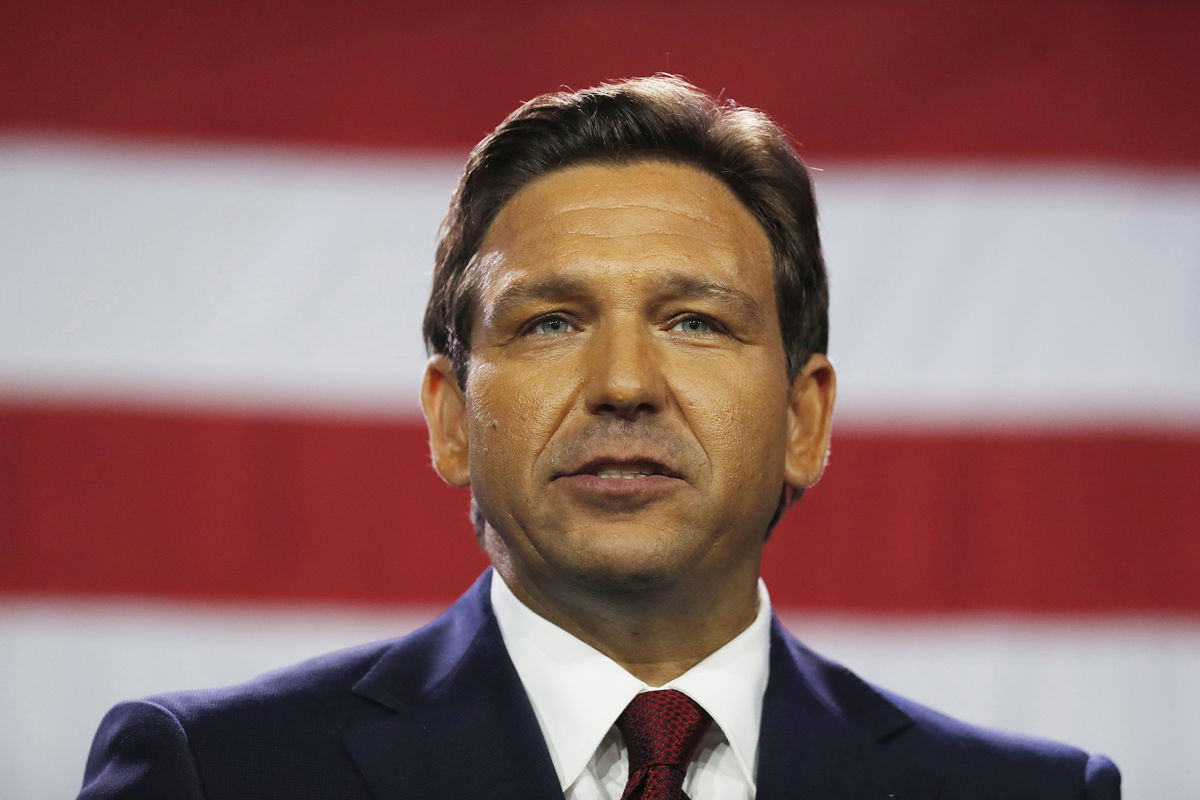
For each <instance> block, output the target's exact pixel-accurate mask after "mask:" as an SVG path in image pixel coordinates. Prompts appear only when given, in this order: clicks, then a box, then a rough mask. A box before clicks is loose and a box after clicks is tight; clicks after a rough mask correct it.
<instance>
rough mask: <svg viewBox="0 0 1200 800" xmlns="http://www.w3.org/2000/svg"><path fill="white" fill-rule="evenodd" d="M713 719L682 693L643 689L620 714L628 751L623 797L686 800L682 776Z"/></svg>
mask: <svg viewBox="0 0 1200 800" xmlns="http://www.w3.org/2000/svg"><path fill="white" fill-rule="evenodd" d="M711 723H712V717H710V716H709V715H708V713H707V712H706V711H705V710H704V709H703V708H701V707H700V705H699V704H698V703H697V702H696V701H695V700H693V699H692V698H690V697H688V696H687V695H686V694H684V693H683V692H677V691H675V690H674V689H666V690H661V691H656V692H642V693H641V694H639V695H638V696H637V697H635V698H633V700H632V702H630V703H629V705H628V706H626V707H625V710H624V711H622V712H621V716H619V717H617V728H619V729H620V731H621V735H622V736H624V737H625V747H626V749H627V750H628V751H629V782H628V783H626V784H625V792H624V794H622V795H621V800H687V795H685V794H684V793H683V778H684V775H686V774H687V768H688V763H689V762H691V760H692V756H693V755H695V754H696V747H697V746H698V745H699V744H700V739H702V738H703V737H704V732H705V731H707V730H708V726H709V724H711Z"/></svg>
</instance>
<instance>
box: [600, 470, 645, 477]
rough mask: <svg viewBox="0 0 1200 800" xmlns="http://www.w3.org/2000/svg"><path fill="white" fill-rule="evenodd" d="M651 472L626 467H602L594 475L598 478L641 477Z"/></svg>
mask: <svg viewBox="0 0 1200 800" xmlns="http://www.w3.org/2000/svg"><path fill="white" fill-rule="evenodd" d="M653 474H654V473H652V472H639V471H637V470H628V469H602V470H600V471H599V472H597V473H596V476H597V477H599V478H641V477H642V476H644V475H653Z"/></svg>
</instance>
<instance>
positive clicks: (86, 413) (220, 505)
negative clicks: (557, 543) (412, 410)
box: [0, 405, 1200, 612]
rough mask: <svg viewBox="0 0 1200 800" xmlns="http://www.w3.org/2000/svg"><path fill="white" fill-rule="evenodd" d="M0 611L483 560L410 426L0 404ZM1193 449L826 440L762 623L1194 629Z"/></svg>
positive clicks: (331, 580)
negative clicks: (1020, 618) (830, 449)
mask: <svg viewBox="0 0 1200 800" xmlns="http://www.w3.org/2000/svg"><path fill="white" fill-rule="evenodd" d="M0 412H2V415H0V476H2V479H0V532H2V535H0V592H7V593H18V594H21V593H40V592H61V593H73V594H75V593H83V594H104V595H111V594H133V595H157V596H161V597H179V598H221V599H271V600H289V599H301V598H303V599H321V600H338V601H350V602H383V603H396V602H444V601H447V600H449V599H451V598H452V597H453V596H454V595H455V594H456V593H457V592H458V591H459V590H460V589H461V588H462V587H463V586H465V585H466V584H467V582H468V581H469V580H470V579H471V578H472V577H474V575H475V574H476V573H477V572H478V571H479V570H480V569H481V568H482V567H483V566H484V565H485V560H484V558H483V557H482V555H481V554H480V553H479V552H478V550H477V549H476V547H475V544H474V540H473V537H472V533H471V530H470V526H469V524H468V522H467V518H466V515H467V496H466V494H465V492H461V491H456V490H451V489H449V488H446V487H444V486H443V485H442V484H441V483H440V482H439V481H438V479H437V478H436V477H435V476H434V474H433V472H432V471H431V470H430V468H429V467H428V463H427V457H426V455H425V452H426V450H425V434H424V430H423V428H422V426H421V425H420V424H418V423H416V422H412V421H402V420H359V421H353V420H335V419H300V418H284V417H265V416H253V415H232V414H230V415H222V414H215V413H207V414H199V413H194V414H193V413H168V412H162V411H159V412H137V411H130V410H125V411H122V410H117V409H114V408H104V407H96V408H71V407H50V406H38V407H23V406H17V405H9V406H0ZM1198 479H1200V437H1197V436H1196V435H1195V434H1176V435H1169V436H1168V435H1161V436H1160V435H1156V434H1152V433H1144V432H1143V433H1133V432H1126V433H1122V432H1119V431H1108V432H1100V431H1098V432H1094V433H1092V434H1071V435H1063V436H1055V435H1048V434H1028V435H1016V434H1003V435H1001V434H982V433H956V434H948V433H939V434H890V435H889V434H879V433H853V432H849V431H844V430H841V431H839V432H838V434H837V437H836V444H835V451H834V458H833V462H832V465H831V467H830V470H829V473H828V475H827V477H826V479H825V480H824V481H823V482H822V483H821V485H820V486H818V487H817V488H815V489H814V490H812V492H810V494H809V496H808V497H806V498H805V499H804V500H803V502H802V503H801V504H800V506H799V507H797V508H796V509H793V510H792V512H791V513H790V514H789V515H788V517H787V518H786V519H785V520H784V522H783V524H782V525H781V526H780V528H779V529H778V530H776V532H775V533H774V535H773V538H772V542H771V544H770V545H769V546H768V552H767V566H766V575H767V579H768V581H769V583H770V585H771V587H772V592H773V594H774V596H775V599H776V602H777V603H778V604H780V605H781V606H793V607H795V606H807V607H814V608H825V609H847V610H870V611H911V610H915V611H953V610H981V609H1016V610H1028V611H1035V612H1075V611H1086V612H1111V611H1156V612H1161V611H1167V612H1197V611H1200V535H1197V534H1198V533H1200V528H1198V523H1197V520H1200V493H1197V492H1196V491H1195V486H1196V485H1197V482H1198Z"/></svg>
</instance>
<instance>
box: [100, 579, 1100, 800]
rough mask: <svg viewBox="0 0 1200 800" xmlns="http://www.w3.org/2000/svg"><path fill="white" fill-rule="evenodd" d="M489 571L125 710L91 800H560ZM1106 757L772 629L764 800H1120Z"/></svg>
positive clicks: (110, 728) (762, 761)
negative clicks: (350, 639) (866, 670)
mask: <svg viewBox="0 0 1200 800" xmlns="http://www.w3.org/2000/svg"><path fill="white" fill-rule="evenodd" d="M490 581H491V571H490V570H489V571H488V572H486V573H485V574H484V575H483V577H481V578H480V579H479V580H478V581H477V582H476V583H475V585H474V586H473V587H472V588H471V589H470V590H469V591H468V592H467V593H466V594H465V595H463V597H462V598H460V599H459V600H458V602H457V603H455V604H454V605H453V606H452V607H451V608H450V609H449V610H448V611H447V612H446V613H445V614H443V615H442V616H441V617H439V618H438V619H437V620H435V621H434V622H433V623H431V624H430V625H429V626H427V627H425V628H423V629H421V630H420V631H417V632H416V633H414V634H412V635H410V636H406V637H404V638H401V639H397V640H394V641H390V642H382V643H377V644H371V645H366V646H362V647H358V648H355V649H352V650H346V651H343V652H339V653H334V654H331V655H327V656H323V657H320V658H317V659H314V660H311V661H307V662H305V663H303V664H300V665H297V666H294V667H290V668H287V669H283V670H279V671H277V672H272V673H269V674H267V675H264V676H261V677H259V678H257V679H255V680H253V681H250V682H249V683H246V684H242V685H240V686H234V687H229V688H223V689H209V690H203V691H193V692H183V693H177V694H169V695H162V696H158V697H151V698H148V699H145V700H138V701H133V702H128V703H123V704H121V705H119V706H117V707H116V708H114V709H113V710H112V711H111V712H109V714H108V715H107V716H106V717H105V718H104V720H103V722H101V724H100V729H99V731H98V732H97V734H96V738H95V741H94V743H93V745H92V752H91V754H90V756H89V758H88V762H87V769H86V775H85V778H84V787H83V791H82V793H81V794H80V798H81V799H82V800H100V799H101V798H106V799H107V798H121V800H135V798H136V799H137V800H149V798H154V800H199V798H205V799H206V800H233V799H234V798H237V800H252V799H258V798H264V799H265V798H285V799H286V800H305V799H308V798H310V799H311V800H401V798H403V799H404V800H411V799H413V798H453V799H457V798H476V797H487V798H496V799H497V800H499V799H500V798H512V799H513V800H517V799H518V798H520V800H537V799H538V798H560V799H561V798H562V793H561V791H560V790H559V787H558V780H557V778H556V776H555V773H554V768H553V765H552V764H551V762H550V756H549V753H548V752H547V750H546V746H545V743H544V741H543V740H542V735H541V731H540V729H539V728H538V724H537V720H536V719H535V717H534V714H533V709H532V707H531V706H530V704H529V700H528V698H527V697H526V695H525V691H524V689H523V687H522V686H521V682H520V679H519V678H518V677H517V673H516V670H515V669H514V668H513V665H512V662H511V661H510V660H509V658H508V653H507V651H506V650H505V647H504V643H503V640H502V639H501V637H500V630H499V628H498V627H497V625H496V619H495V617H494V616H493V614H492V610H491V604H490V603H489V601H488V587H489V585H490ZM1119 796H1120V775H1119V773H1118V772H1117V769H1116V767H1115V766H1113V764H1112V763H1111V762H1110V761H1108V760H1107V759H1106V758H1104V757H1103V756H1088V755H1087V754H1086V753H1083V752H1081V751H1079V750H1076V749H1074V748H1071V747H1067V746H1064V745H1059V744H1054V743H1051V742H1046V741H1041V740H1034V739H1028V738H1022V737H1017V736H1011V735H1008V734H1001V733H996V732H994V731H988V730H984V729H980V728H977V727H973V726H970V725H966V724H964V723H962V722H958V721H956V720H953V719H950V718H948V717H945V716H942V715H941V714H938V713H936V712H934V711H931V710H929V709H927V708H924V707H922V706H920V705H918V704H916V703H913V702H911V701H908V700H904V699H902V698H899V697H895V696H893V695H891V694H888V693H886V692H883V691H881V690H879V689H876V688H873V687H871V686H869V685H867V684H866V683H864V682H863V681H862V680H860V679H859V678H857V677H856V676H854V675H853V674H851V673H850V672H848V671H847V670H846V669H844V668H843V667H840V666H838V665H836V664H833V663H831V662H829V661H826V660H824V659H822V658H821V657H819V656H817V655H816V654H814V653H813V652H811V651H810V650H808V649H807V648H805V647H804V646H803V645H801V644H800V643H799V642H797V641H796V640H795V639H794V638H793V637H792V636H791V635H790V634H789V633H788V632H787V631H785V630H784V629H783V628H782V627H781V626H780V625H779V622H778V620H773V621H772V629H771V674H770V679H769V682H768V685H767V692H766V698H765V702H764V707H763V720H762V734H761V740H760V745H759V765H758V797H759V798H762V800H774V799H775V798H790V797H795V798H801V800H859V799H862V800H866V799H867V798H872V799H873V800H884V798H903V799H904V800H933V799H934V798H940V799H941V800H1014V799H1015V798H1030V799H1033V798H1038V799H1039V800H1041V799H1043V798H1044V800H1079V798H1088V799H1089V800H1110V798H1117V797H1119Z"/></svg>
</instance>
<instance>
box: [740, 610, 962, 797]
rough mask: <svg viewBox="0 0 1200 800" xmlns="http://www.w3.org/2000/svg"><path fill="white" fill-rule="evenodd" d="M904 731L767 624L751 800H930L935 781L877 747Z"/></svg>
mask: <svg viewBox="0 0 1200 800" xmlns="http://www.w3.org/2000/svg"><path fill="white" fill-rule="evenodd" d="M910 724H911V721H910V720H909V719H908V717H907V716H906V715H905V714H904V713H903V712H902V711H900V710H899V709H897V708H896V707H895V706H893V705H892V704H891V703H889V702H888V701H887V700H885V699H884V698H883V697H881V696H880V695H879V694H877V693H876V692H875V691H874V690H873V689H871V688H870V687H869V686H867V685H866V684H865V683H863V682H862V681H861V680H860V679H859V678H857V677H856V676H854V675H853V674H851V673H850V672H848V671H847V670H845V669H844V668H842V667H840V666H837V665H835V664H831V663H829V662H826V661H824V660H822V659H821V658H820V657H818V656H817V655H816V654H814V653H812V652H811V651H809V650H807V649H806V648H804V647H803V646H802V645H800V644H799V642H797V641H796V640H795V639H793V638H792V637H791V636H790V635H789V634H788V633H787V632H786V631H785V630H783V628H782V627H781V626H780V624H779V621H778V620H777V619H775V620H772V628H771V677H770V679H769V681H768V683H767V692H766V696H765V698H764V701H763V721H762V734H761V736H760V737H759V761H758V795H757V796H758V800H781V799H782V798H791V797H795V798H803V800H884V799H885V798H904V800H932V799H933V798H936V797H937V796H938V794H939V792H940V786H941V781H940V779H938V778H937V776H934V775H931V774H930V773H928V772H927V771H925V770H924V769H923V768H920V767H917V766H915V765H912V764H908V763H907V762H904V761H901V760H899V759H897V758H895V757H894V756H893V755H892V754H891V753H890V752H888V750H887V749H886V747H885V746H884V744H883V740H884V739H886V738H887V737H888V736H891V735H893V734H895V733H897V732H899V731H900V730H903V729H904V728H906V727H908V726H909V725H910Z"/></svg>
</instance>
